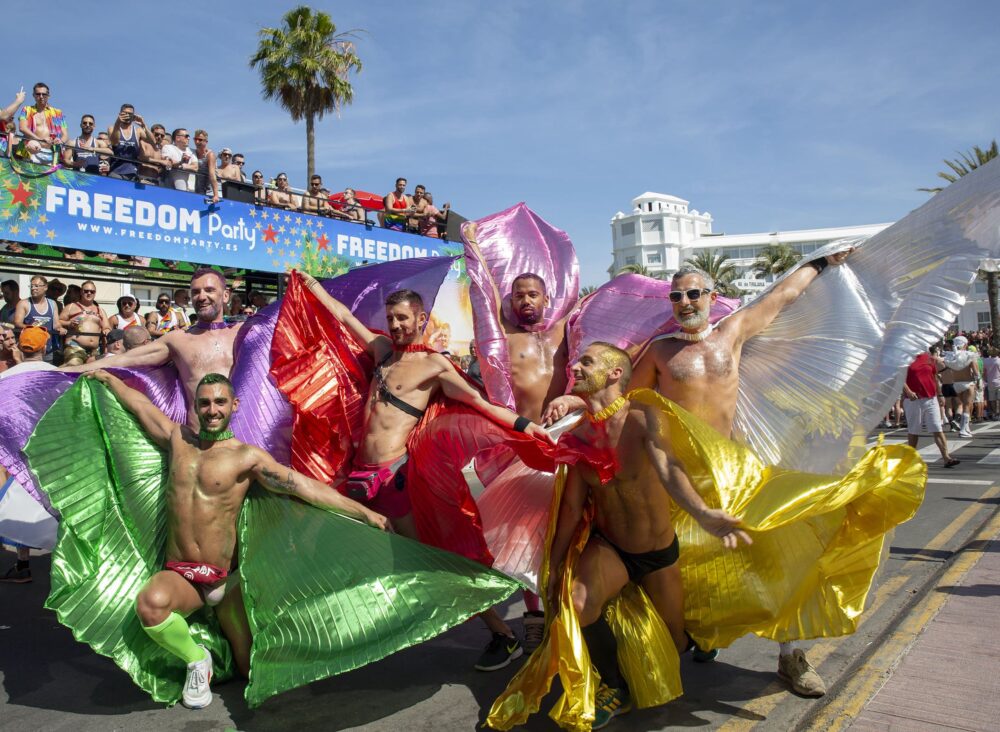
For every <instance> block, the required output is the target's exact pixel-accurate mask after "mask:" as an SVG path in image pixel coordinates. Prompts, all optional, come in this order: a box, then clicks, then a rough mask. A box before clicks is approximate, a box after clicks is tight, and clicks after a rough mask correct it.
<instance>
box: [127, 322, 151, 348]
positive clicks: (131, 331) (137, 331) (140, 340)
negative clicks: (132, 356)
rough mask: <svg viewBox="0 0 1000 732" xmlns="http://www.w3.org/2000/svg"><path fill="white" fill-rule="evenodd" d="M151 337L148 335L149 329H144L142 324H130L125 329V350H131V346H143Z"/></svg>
mask: <svg viewBox="0 0 1000 732" xmlns="http://www.w3.org/2000/svg"><path fill="white" fill-rule="evenodd" d="M150 340H152V338H151V337H150V335H149V331H148V330H146V328H145V327H144V326H141V325H132V326H129V327H128V328H126V329H125V339H124V341H123V342H124V344H125V350H126V351H131V350H132V349H133V348H138V347H139V346H144V345H146V344H147V343H149V342H150Z"/></svg>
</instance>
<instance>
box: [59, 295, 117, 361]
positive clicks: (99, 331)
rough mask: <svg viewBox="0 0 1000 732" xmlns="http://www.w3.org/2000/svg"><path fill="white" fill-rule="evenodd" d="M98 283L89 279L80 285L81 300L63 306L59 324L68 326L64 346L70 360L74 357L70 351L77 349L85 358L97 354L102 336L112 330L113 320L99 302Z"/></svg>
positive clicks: (78, 353)
mask: <svg viewBox="0 0 1000 732" xmlns="http://www.w3.org/2000/svg"><path fill="white" fill-rule="evenodd" d="M96 296H97V285H95V284H94V283H93V282H91V281H90V280H87V281H86V282H84V283H83V284H82V285H80V301H79V302H74V303H70V304H69V305H67V306H66V307H64V308H63V311H62V313H60V315H59V325H61V326H62V327H64V328H66V330H67V332H68V335H67V336H66V345H65V347H64V348H63V352H64V354H63V355H64V357H65V358H66V359H67V360H68V359H70V358H72V357H73V355H74V354H73V353H66V351H67V350H69V351H76V350H77V349H79V351H83V352H84V353H85V354H86V355H84V354H83V353H80V352H79V351H77V355H79V356H83V357H84V360H86V359H87V358H89V357H92V356H95V355H96V353H97V349H98V348H99V347H100V345H101V336H102V335H104V334H106V333H107V332H108V331H110V330H111V322H110V320H109V319H108V315H107V313H105V312H104V308H102V307H101V306H100V305H98V304H97V302H96V301H95V298H96Z"/></svg>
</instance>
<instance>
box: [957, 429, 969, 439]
mask: <svg viewBox="0 0 1000 732" xmlns="http://www.w3.org/2000/svg"><path fill="white" fill-rule="evenodd" d="M958 436H959V437H972V433H971V432H969V430H965V431H964V432H962V431H959V433H958Z"/></svg>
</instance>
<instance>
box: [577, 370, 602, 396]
mask: <svg viewBox="0 0 1000 732" xmlns="http://www.w3.org/2000/svg"><path fill="white" fill-rule="evenodd" d="M607 383H608V374H607V372H606V371H604V372H600V373H593V374H588V375H586V376H584V377H583V378H582V379H576V378H574V379H573V386H572V388H571V389H570V391H572V392H573V393H574V394H576V395H577V396H579V395H589V394H595V393H597V392H599V391H600V390H601V389H603V388H604V387H605V386H606V385H607Z"/></svg>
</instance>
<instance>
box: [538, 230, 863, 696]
mask: <svg viewBox="0 0 1000 732" xmlns="http://www.w3.org/2000/svg"><path fill="white" fill-rule="evenodd" d="M851 251H853V250H851ZM849 254H850V251H847V252H842V253H840V254H835V255H832V256H829V257H826V258H822V259H817V260H814V261H811V262H808V263H806V264H805V265H804V266H802V267H800V268H799V269H797V270H796V271H795V272H792V273H791V274H790V275H788V276H787V277H785V278H784V279H783V280H781V282H779V283H778V284H777V285H775V286H774V287H773V288H771V290H770V291H769V292H768V293H767V294H766V295H764V296H763V297H760V298H758V299H757V300H756V301H754V303H753V304H752V305H749V306H748V307H745V308H741V309H740V310H738V311H736V312H735V313H733V314H732V315H730V316H729V317H727V318H725V319H724V320H722V321H721V322H720V324H719V325H718V327H715V326H713V325H712V324H711V323H709V319H708V318H709V313H710V311H711V307H712V303H714V302H715V300H716V298H717V297H718V293H717V292H716V291H715V283H714V282H713V281H712V279H711V277H709V276H708V275H707V274H705V273H704V272H702V271H701V270H699V269H696V268H694V267H688V266H685V267H682V268H681V269H679V270H677V272H676V273H675V274H674V276H673V278H672V280H671V292H670V302H671V307H672V308H673V315H674V318H675V319H676V320H677V322H678V323H679V324H680V326H681V328H680V330H679V331H676V332H674V333H671V334H668V335H665V336H662V337H660V338H658V339H655V340H654V341H653V342H652V344H651V345H650V347H649V349H648V350H647V351H646V353H645V354H644V355H643V356H642V357H641V358H640V360H639V362H638V364H636V367H635V373H634V375H633V379H632V385H633V386H634V387H635V388H651V389H655V390H656V391H657V392H659V393H660V394H662V395H663V396H664V397H666V398H667V399H670V400H671V401H673V402H675V403H677V404H678V405H680V406H681V407H683V408H684V409H686V410H688V411H689V412H691V413H693V414H694V415H695V416H696V417H698V418H699V419H701V420H703V421H705V422H707V423H708V424H709V425H710V426H712V427H713V428H714V429H715V430H717V431H718V432H719V433H720V434H721V435H723V436H724V437H727V438H729V437H731V435H732V432H733V418H734V416H735V414H736V399H737V395H738V392H739V385H740V379H739V365H740V355H741V354H742V352H743V344H744V343H746V341H747V340H748V339H750V338H752V337H753V336H755V335H757V334H758V333H760V332H761V331H762V330H764V329H765V328H766V327H767V326H768V325H770V324H771V322H772V321H773V320H774V319H775V318H776V317H777V316H778V313H780V312H781V310H782V309H783V308H784V307H786V306H787V305H789V304H791V303H793V302H794V301H795V300H796V299H798V297H799V296H800V295H801V294H802V293H803V292H805V290H806V288H807V287H808V286H809V284H810V283H811V282H812V281H813V280H815V279H816V277H818V276H819V273H820V272H822V271H823V270H824V269H825V268H826V267H827V266H828V265H839V264H842V263H843V262H844V260H846V259H847V256H848V255H849ZM580 406H582V405H581V404H580V402H579V401H578V400H575V399H574V398H572V397H568V398H566V399H563V400H559V403H558V404H557V405H555V406H554V407H553V408H552V409H550V410H548V411H547V412H546V414H545V418H546V419H557V418H559V417H561V416H562V415H563V414H565V413H566V411H567V410H568V408H573V409H575V408H579V407H580ZM715 655H717V654H716V652H714V651H713V652H709V653H704V654H703V653H701V652H699V651H697V650H696V657H695V660H711V659H712V658H714V657H715ZM778 676H779V677H781V678H782V679H783V680H784V681H786V682H787V683H788V684H789V685H790V686H791V687H792V689H793V690H794V691H795V692H796V693H798V694H801V695H803V696H823V695H824V694H825V693H826V684H824V683H823V679H822V678H821V677H820V675H819V674H818V673H817V672H816V670H815V669H814V668H813V667H812V665H811V664H810V663H809V661H808V659H806V656H805V652H804V651H803V650H802V649H801V648H798V647H796V643H795V642H794V641H793V642H787V643H781V644H780V648H779V651H778Z"/></svg>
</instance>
